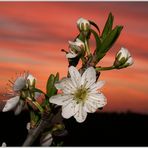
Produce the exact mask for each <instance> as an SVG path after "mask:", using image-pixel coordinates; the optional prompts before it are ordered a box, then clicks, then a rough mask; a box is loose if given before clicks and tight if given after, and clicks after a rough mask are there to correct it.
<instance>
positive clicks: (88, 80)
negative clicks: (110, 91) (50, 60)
mask: <svg viewBox="0 0 148 148" xmlns="http://www.w3.org/2000/svg"><path fill="white" fill-rule="evenodd" d="M69 73H70V76H71V77H70V78H65V79H63V80H61V81H60V82H59V83H57V84H56V85H55V87H56V88H57V89H61V90H62V91H63V94H58V95H55V96H52V97H51V98H50V99H49V101H50V102H51V103H54V104H57V105H61V106H62V116H63V117H64V118H67V119H68V118H70V117H72V116H74V118H75V119H76V120H77V122H83V121H84V120H85V119H86V117H87V112H88V113H94V112H95V111H96V110H97V109H98V108H101V107H103V106H104V105H106V103H107V101H106V98H105V96H104V95H103V94H102V93H101V92H100V91H99V90H98V89H100V88H101V87H102V86H103V85H104V83H105V82H104V81H98V82H96V71H95V69H94V68H93V67H89V68H88V69H86V71H85V72H84V73H83V75H82V76H81V74H80V73H79V71H78V70H77V69H76V68H75V67H74V66H71V67H70V68H69Z"/></svg>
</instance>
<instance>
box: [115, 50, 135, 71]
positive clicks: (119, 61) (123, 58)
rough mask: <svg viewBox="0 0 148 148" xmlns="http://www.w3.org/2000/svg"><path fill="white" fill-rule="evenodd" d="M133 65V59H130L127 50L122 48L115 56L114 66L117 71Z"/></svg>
mask: <svg viewBox="0 0 148 148" xmlns="http://www.w3.org/2000/svg"><path fill="white" fill-rule="evenodd" d="M132 64H133V58H132V57H131V54H130V52H129V51H128V49H126V48H124V47H122V48H121V49H120V50H119V51H118V53H117V54H116V59H115V62H114V66H115V67H116V68H117V69H120V68H125V67H128V66H130V65H132Z"/></svg>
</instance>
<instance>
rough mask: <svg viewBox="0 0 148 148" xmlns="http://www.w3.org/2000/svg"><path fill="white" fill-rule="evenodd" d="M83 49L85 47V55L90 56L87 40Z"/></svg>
mask: <svg viewBox="0 0 148 148" xmlns="http://www.w3.org/2000/svg"><path fill="white" fill-rule="evenodd" d="M85 47H86V52H87V55H88V56H90V54H91V53H90V49H89V46H88V41H87V39H85Z"/></svg>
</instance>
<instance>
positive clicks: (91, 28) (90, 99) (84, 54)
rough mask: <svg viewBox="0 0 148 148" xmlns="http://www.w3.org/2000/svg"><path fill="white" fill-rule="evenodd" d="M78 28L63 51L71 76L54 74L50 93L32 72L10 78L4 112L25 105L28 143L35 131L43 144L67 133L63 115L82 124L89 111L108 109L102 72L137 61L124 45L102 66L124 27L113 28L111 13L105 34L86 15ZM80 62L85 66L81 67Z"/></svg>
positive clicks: (49, 84) (68, 73)
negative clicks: (8, 95) (108, 64)
mask: <svg viewBox="0 0 148 148" xmlns="http://www.w3.org/2000/svg"><path fill="white" fill-rule="evenodd" d="M77 28H78V31H79V33H78V35H77V36H76V38H75V39H74V41H69V42H68V43H69V46H68V51H66V50H64V49H63V50H62V51H64V52H65V53H66V58H67V60H68V64H69V65H68V72H67V77H63V78H62V79H61V80H60V79H59V73H57V74H56V75H53V74H51V75H50V76H49V78H48V80H47V84H46V92H43V91H42V90H41V89H39V88H37V87H36V78H35V77H34V76H33V75H32V74H30V73H24V74H23V75H21V76H19V77H17V78H16V80H14V81H10V82H11V92H10V94H11V98H10V99H9V100H7V102H6V104H5V106H4V108H3V112H6V111H10V110H14V113H15V115H18V114H19V113H21V111H22V109H24V108H25V109H28V111H29V112H30V122H29V123H28V124H27V130H28V135H29V136H28V139H29V140H28V139H27V140H26V141H25V142H24V146H28V145H31V144H32V143H33V141H34V140H35V137H37V136H35V137H33V136H32V135H33V134H30V133H32V132H34V133H36V134H38V136H39V135H41V138H40V143H41V145H43V146H49V145H52V144H53V141H54V138H53V137H54V136H55V135H57V133H58V132H59V134H61V132H63V133H65V130H66V128H65V126H64V123H63V118H65V119H69V118H71V117H74V118H75V119H76V121H77V122H78V123H82V122H84V121H85V120H86V119H87V114H88V113H95V112H96V111H97V110H98V109H102V108H104V106H105V105H106V104H107V99H106V97H105V95H104V94H103V93H102V91H101V88H102V86H103V85H104V84H105V81H104V80H99V76H100V74H101V71H103V70H112V69H122V68H126V67H128V66H131V65H132V64H133V58H132V56H131V54H130V52H129V51H128V49H126V48H124V47H121V49H120V50H119V51H118V52H117V54H116V55H115V59H114V62H113V64H112V65H111V66H107V67H101V66H100V65H98V63H99V62H100V60H101V59H102V58H103V57H104V56H105V55H106V53H107V52H108V51H109V49H110V48H111V47H112V46H113V44H114V43H115V41H116V40H117V38H118V37H119V35H120V33H121V30H122V28H123V26H119V25H118V26H116V27H115V28H113V16H112V14H111V13H110V14H109V16H108V19H107V21H106V24H105V27H104V29H103V31H102V33H100V29H99V27H98V25H97V24H96V23H95V22H93V21H90V20H87V19H84V18H80V19H78V21H77ZM91 35H92V36H93V37H94V39H95V42H96V48H95V50H91V48H90V44H89V39H90V36H91ZM79 63H80V65H81V66H80V68H79V69H78V66H77V65H78V64H79ZM40 96H44V97H43V98H44V99H43V101H41V102H39V101H38V98H40ZM59 114H60V117H62V119H61V118H58V119H59V120H58V121H56V120H55V118H56V117H57V116H59ZM41 129H42V130H41ZM30 139H31V140H30ZM28 141H29V142H28Z"/></svg>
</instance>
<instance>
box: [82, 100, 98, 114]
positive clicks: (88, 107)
mask: <svg viewBox="0 0 148 148" xmlns="http://www.w3.org/2000/svg"><path fill="white" fill-rule="evenodd" d="M97 104H98V102H96V101H90V100H87V101H86V102H85V104H84V110H85V111H86V112H88V113H94V112H95V111H96V110H97V109H98V107H97Z"/></svg>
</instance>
